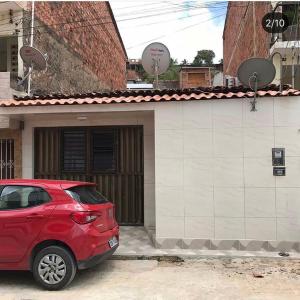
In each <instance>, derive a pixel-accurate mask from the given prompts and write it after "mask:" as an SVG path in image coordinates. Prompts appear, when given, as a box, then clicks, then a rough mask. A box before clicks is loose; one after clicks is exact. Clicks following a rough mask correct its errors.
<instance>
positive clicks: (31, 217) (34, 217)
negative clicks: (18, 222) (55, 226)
mask: <svg viewBox="0 0 300 300" xmlns="http://www.w3.org/2000/svg"><path fill="white" fill-rule="evenodd" d="M44 217H45V216H44V215H40V214H32V215H29V216H27V217H26V218H27V219H29V220H32V219H43V218H44Z"/></svg>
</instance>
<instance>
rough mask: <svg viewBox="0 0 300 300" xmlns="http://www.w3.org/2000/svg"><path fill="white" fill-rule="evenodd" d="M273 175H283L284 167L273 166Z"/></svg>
mask: <svg viewBox="0 0 300 300" xmlns="http://www.w3.org/2000/svg"><path fill="white" fill-rule="evenodd" d="M273 175H274V176H285V167H274V168H273Z"/></svg>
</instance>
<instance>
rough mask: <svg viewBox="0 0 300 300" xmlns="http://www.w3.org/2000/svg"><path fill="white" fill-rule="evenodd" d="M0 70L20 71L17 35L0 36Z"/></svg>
mask: <svg viewBox="0 0 300 300" xmlns="http://www.w3.org/2000/svg"><path fill="white" fill-rule="evenodd" d="M0 72H15V73H17V72H18V39H17V37H1V38H0Z"/></svg>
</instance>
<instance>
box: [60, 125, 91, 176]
mask: <svg viewBox="0 0 300 300" xmlns="http://www.w3.org/2000/svg"><path fill="white" fill-rule="evenodd" d="M62 139H63V142H62V145H63V147H62V160H63V161H62V166H63V170H64V171H66V172H70V171H71V172H76V171H77V172H82V171H84V170H85V169H86V132H85V131H84V130H71V129H70V130H69V129H67V130H63V132H62Z"/></svg>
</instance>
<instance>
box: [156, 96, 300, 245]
mask: <svg viewBox="0 0 300 300" xmlns="http://www.w3.org/2000/svg"><path fill="white" fill-rule="evenodd" d="M250 100H251V99H243V100H237V99H233V100H212V101H189V102H172V103H159V104H157V105H156V106H155V166H156V174H155V176H156V177H155V178H156V188H155V196H156V205H157V211H156V220H157V221H156V236H157V237H158V238H175V237H176V238H186V239H202V238H203V239H222V240H226V239H229V240H231V239H250V240H251V239H253V240H285V241H288V240H292V241H294V240H298V241H300V98H299V97H289V98H286V97H285V98H271V97H270V98H263V99H258V104H257V111H256V112H250ZM273 147H283V148H285V153H286V176H285V177H274V176H273V167H272V159H271V158H272V152H271V149H272V148H273ZM181 210H182V211H181Z"/></svg>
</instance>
